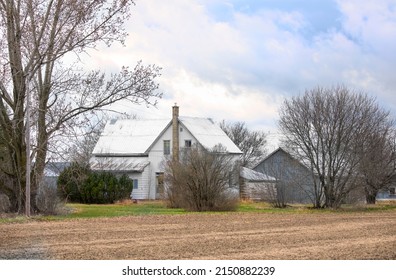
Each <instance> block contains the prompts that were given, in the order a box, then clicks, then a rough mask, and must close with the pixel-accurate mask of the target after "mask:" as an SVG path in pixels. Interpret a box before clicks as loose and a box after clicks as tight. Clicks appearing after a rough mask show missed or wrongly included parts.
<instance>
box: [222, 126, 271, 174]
mask: <svg viewBox="0 0 396 280" xmlns="http://www.w3.org/2000/svg"><path fill="white" fill-rule="evenodd" d="M220 127H221V129H222V130H224V132H225V133H226V134H227V135H228V137H230V139H231V140H232V141H233V142H234V143H235V145H237V146H238V148H239V149H241V151H242V152H243V154H242V156H241V166H244V167H251V166H253V165H254V164H255V163H256V162H257V161H258V160H259V159H260V158H261V157H262V156H263V155H265V153H266V145H267V135H266V134H265V133H264V132H262V131H252V130H249V129H248V128H247V125H246V123H245V122H235V123H230V122H226V121H224V120H223V121H222V122H221V123H220Z"/></svg>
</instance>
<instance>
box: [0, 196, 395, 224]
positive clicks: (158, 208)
mask: <svg viewBox="0 0 396 280" xmlns="http://www.w3.org/2000/svg"><path fill="white" fill-rule="evenodd" d="M65 209H66V214H62V215H58V216H42V215H40V216H34V217H32V218H30V219H35V220H46V221H48V220H63V219H76V218H100V217H120V216H134V215H157V214H167V215H174V214H186V213H190V214H191V213H192V212H186V211H185V210H183V209H175V208H168V207H167V206H166V203H165V202H163V201H141V202H138V203H132V202H131V201H126V202H122V203H116V204H74V203H73V204H72V203H71V204H66V205H65ZM370 211H396V201H393V202H378V203H377V204H376V205H364V204H362V205H344V206H342V207H341V208H339V209H337V210H333V209H320V210H318V209H312V208H311V207H310V206H307V205H291V206H289V207H286V208H282V209H281V208H274V207H273V206H271V205H270V204H268V203H265V202H251V201H243V202H241V203H240V205H239V207H238V209H237V210H236V212H238V213H284V214H287V213H294V214H297V213H351V212H370ZM197 213H198V212H197ZM197 213H196V214H197ZM208 213H209V212H205V213H200V214H208ZM224 213H228V212H224ZM30 219H29V218H26V217H24V216H15V215H11V216H10V215H9V216H0V223H9V222H16V223H21V222H22V223H23V222H26V221H28V220H30Z"/></svg>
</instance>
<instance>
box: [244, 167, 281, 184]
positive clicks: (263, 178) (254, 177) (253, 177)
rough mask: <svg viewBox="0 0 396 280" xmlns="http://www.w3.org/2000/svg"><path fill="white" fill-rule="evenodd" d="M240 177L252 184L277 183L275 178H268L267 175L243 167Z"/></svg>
mask: <svg viewBox="0 0 396 280" xmlns="http://www.w3.org/2000/svg"><path fill="white" fill-rule="evenodd" d="M240 176H241V177H242V178H244V179H246V180H248V181H250V182H273V181H276V179H275V178H274V177H271V176H268V175H267V174H264V173H261V172H257V171H254V170H252V169H249V168H246V167H242V168H241V172H240Z"/></svg>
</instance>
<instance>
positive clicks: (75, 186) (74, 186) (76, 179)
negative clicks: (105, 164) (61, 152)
mask: <svg viewBox="0 0 396 280" xmlns="http://www.w3.org/2000/svg"><path fill="white" fill-rule="evenodd" d="M90 174H91V171H90V169H89V166H88V165H83V164H79V163H77V162H73V163H72V164H71V165H70V166H69V167H67V168H65V169H64V170H63V171H62V172H61V174H60V175H59V178H58V183H57V188H58V194H59V196H60V197H61V198H62V199H65V200H66V202H82V197H81V188H82V186H83V184H84V182H85V180H87V178H88V177H89V175H90Z"/></svg>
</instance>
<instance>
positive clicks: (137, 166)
mask: <svg viewBox="0 0 396 280" xmlns="http://www.w3.org/2000/svg"><path fill="white" fill-rule="evenodd" d="M89 164H90V166H91V169H92V170H104V171H120V172H122V171H136V172H143V170H144V168H145V167H146V166H147V165H149V164H150V162H149V161H148V158H147V157H93V158H91V160H90V161H89Z"/></svg>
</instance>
